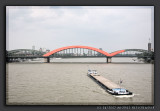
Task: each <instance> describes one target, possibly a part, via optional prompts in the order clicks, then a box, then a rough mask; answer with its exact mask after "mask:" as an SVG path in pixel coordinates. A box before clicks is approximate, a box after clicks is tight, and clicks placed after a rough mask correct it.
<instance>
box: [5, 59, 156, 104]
mask: <svg viewBox="0 0 160 111" xmlns="http://www.w3.org/2000/svg"><path fill="white" fill-rule="evenodd" d="M92 59H93V58H92ZM92 59H91V60H90V62H91V61H92ZM70 60H71V61H75V59H70ZM70 60H69V59H62V60H61V59H56V60H55V61H56V63H39V62H36V63H35V62H34V63H31V62H28V63H8V64H7V65H6V67H7V76H6V77H7V81H6V82H7V104H26V105H30V104H44V105H45V104H46V105H102V104H103V105H114V104H120V105H133V104H134V105H142V104H146V105H148V104H153V96H154V95H153V93H154V92H153V91H154V89H153V85H154V84H153V83H154V81H153V77H154V74H153V64H142V63H138V64H134V62H135V61H134V62H133V61H132V62H133V63H132V64H129V63H114V61H117V60H118V59H117V60H116V59H114V60H113V63H110V64H106V63H101V62H102V61H103V62H104V60H105V59H104V58H101V59H98V60H100V62H99V63H94V62H93V63H67V62H66V61H70ZM88 60H89V59H88ZM51 61H52V60H51ZM53 61H54V60H53ZM59 61H60V62H66V63H59ZM77 61H78V62H79V61H81V62H82V61H85V59H77ZM119 61H121V60H119ZM130 62H131V61H130ZM88 69H96V70H97V71H98V73H99V74H100V75H102V76H104V77H106V78H107V79H109V80H111V81H113V82H115V83H118V81H119V80H120V79H121V80H123V84H122V86H123V87H125V88H126V89H128V90H130V91H131V92H133V93H134V94H135V95H134V97H130V98H126V97H125V98H118V97H115V96H113V95H110V94H108V93H107V92H105V90H104V89H102V88H101V87H100V86H99V85H98V84H97V83H95V82H94V81H93V80H92V79H91V78H89V77H88V76H87V70H88Z"/></svg>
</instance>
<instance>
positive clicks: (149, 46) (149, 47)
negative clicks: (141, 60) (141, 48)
mask: <svg viewBox="0 0 160 111" xmlns="http://www.w3.org/2000/svg"><path fill="white" fill-rule="evenodd" d="M148 51H149V52H151V42H150V39H149V43H148Z"/></svg>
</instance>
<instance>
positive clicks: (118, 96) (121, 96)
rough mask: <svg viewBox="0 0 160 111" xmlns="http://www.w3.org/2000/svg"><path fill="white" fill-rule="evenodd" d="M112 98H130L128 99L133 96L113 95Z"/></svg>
mask: <svg viewBox="0 0 160 111" xmlns="http://www.w3.org/2000/svg"><path fill="white" fill-rule="evenodd" d="M113 96H114V97H116V98H130V97H133V96H134V94H132V95H113Z"/></svg>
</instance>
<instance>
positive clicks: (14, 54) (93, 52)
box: [6, 45, 150, 63]
mask: <svg viewBox="0 0 160 111" xmlns="http://www.w3.org/2000/svg"><path fill="white" fill-rule="evenodd" d="M6 54H7V55H6V56H7V60H8V61H10V60H13V59H19V58H21V59H31V58H32V59H33V58H45V61H46V62H48V63H49V62H50V58H53V57H56V58H57V57H60V58H87V57H89V58H90V57H106V59H107V60H106V62H107V63H110V62H111V58H112V57H142V58H146V57H147V58H148V57H149V56H150V55H149V52H148V50H144V49H124V50H118V51H114V52H112V53H108V52H106V51H103V50H100V49H97V48H94V47H89V46H79V45H76V46H67V47H61V48H58V49H55V50H53V51H51V52H48V53H44V52H43V53H42V52H40V51H37V50H31V49H17V50H12V51H7V53H6Z"/></svg>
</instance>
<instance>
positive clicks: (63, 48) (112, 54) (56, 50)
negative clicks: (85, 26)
mask: <svg viewBox="0 0 160 111" xmlns="http://www.w3.org/2000/svg"><path fill="white" fill-rule="evenodd" d="M72 48H83V49H90V50H93V51H96V52H99V53H101V54H103V55H105V56H109V57H111V56H114V55H116V54H119V53H121V52H124V51H125V50H119V51H116V52H114V53H111V54H109V53H107V52H105V51H103V50H100V49H97V48H94V47H89V46H79V45H76V46H66V47H61V48H58V49H55V50H53V51H51V52H48V53H46V54H44V55H43V57H49V56H50V55H52V54H54V53H57V52H59V51H62V50H66V49H72Z"/></svg>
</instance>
